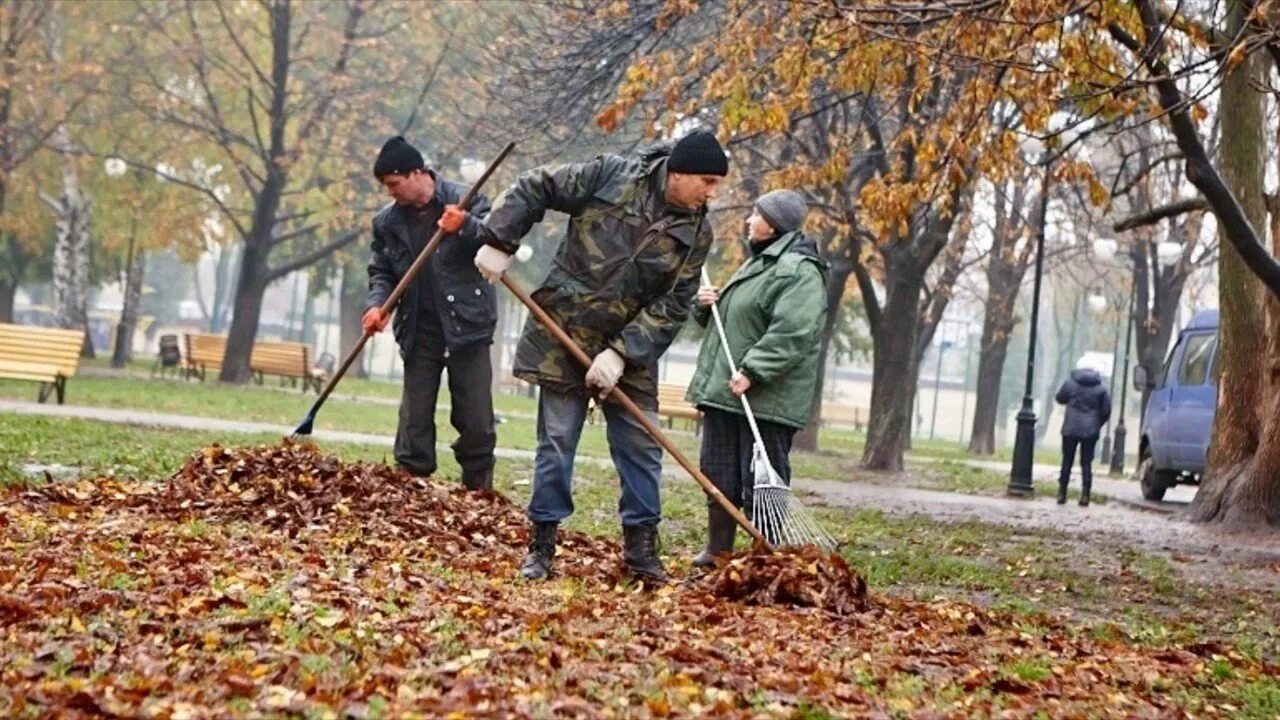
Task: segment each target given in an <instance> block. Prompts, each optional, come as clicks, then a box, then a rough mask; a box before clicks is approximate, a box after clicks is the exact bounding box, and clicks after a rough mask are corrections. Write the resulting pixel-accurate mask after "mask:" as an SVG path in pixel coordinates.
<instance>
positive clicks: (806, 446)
mask: <svg viewBox="0 0 1280 720" xmlns="http://www.w3.org/2000/svg"><path fill="white" fill-rule="evenodd" d="M851 274H853V267H852V266H851V265H850V264H849V263H847V262H842V261H838V260H837V261H833V262H832V263H831V277H830V278H828V281H827V319H826V322H825V323H824V324H823V326H822V340H821V342H820V343H819V346H818V381H817V382H816V383H814V386H813V405H812V412H810V413H809V422H808V423H807V424H805V426H804V427H803V428H801V430H800V432H798V433H796V436H795V438H794V439H793V440H792V442H791V446H792V447H794V448H795V449H797V450H805V451H808V452H817V450H818V430H819V429H821V428H822V395H823V393H824V392H825V390H826V384H827V358H828V357H830V353H831V343H832V341H833V340H834V339H835V335H836V328H837V327H839V323H840V307H841V305H842V304H843V302H842V301H843V300H844V290H845V285H846V284H847V283H848V282H849V276H850V275H851Z"/></svg>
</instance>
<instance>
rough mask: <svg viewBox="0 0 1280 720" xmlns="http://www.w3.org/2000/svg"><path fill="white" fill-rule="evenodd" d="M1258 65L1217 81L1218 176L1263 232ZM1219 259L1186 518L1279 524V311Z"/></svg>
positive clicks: (1227, 249)
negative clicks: (1206, 398) (1203, 418)
mask: <svg viewBox="0 0 1280 720" xmlns="http://www.w3.org/2000/svg"><path fill="white" fill-rule="evenodd" d="M1243 12H1244V11H1243V9H1242V7H1241V4H1239V3H1234V4H1232V5H1231V10H1230V12H1229V16H1228V18H1229V19H1228V23H1227V24H1228V33H1234V32H1236V31H1238V30H1239V28H1241V27H1242V26H1243ZM1260 70H1261V68H1260V65H1259V63H1258V60H1257V59H1256V58H1254V59H1250V60H1248V61H1246V62H1245V63H1242V64H1241V65H1240V66H1239V67H1238V68H1236V69H1235V70H1234V71H1233V72H1231V73H1230V74H1229V75H1228V76H1227V78H1226V79H1225V81H1224V82H1223V85H1222V99H1221V103H1220V104H1221V107H1222V108H1223V112H1222V145H1221V149H1220V157H1221V174H1222V178H1223V180H1224V181H1225V182H1226V185H1227V187H1228V188H1229V189H1230V190H1231V194H1232V195H1234V196H1235V198H1236V200H1237V201H1238V202H1239V204H1240V207H1241V208H1242V209H1243V210H1244V212H1245V215H1246V216H1247V218H1248V219H1249V222H1250V224H1251V225H1252V226H1253V228H1254V229H1255V232H1256V233H1257V234H1258V235H1260V236H1261V235H1264V234H1263V233H1261V232H1257V231H1258V230H1260V229H1262V228H1264V227H1265V223H1266V207H1265V203H1264V198H1263V193H1264V168H1263V166H1262V161H1263V158H1265V157H1266V155H1267V153H1266V147H1267V144H1266V139H1265V137H1264V135H1263V122H1264V115H1263V104H1262V95H1261V93H1259V92H1257V91H1256V90H1254V88H1253V87H1251V83H1254V82H1260V81H1261V79H1262V77H1261V72H1260ZM1220 232H1222V233H1224V234H1225V233H1227V232H1229V230H1228V229H1227V228H1225V227H1224V228H1221V229H1220ZM1273 241H1274V239H1273ZM1219 266H1220V271H1219V272H1220V279H1219V282H1218V297H1219V305H1220V307H1221V310H1222V313H1221V325H1220V328H1219V332H1218V337H1219V342H1220V343H1221V349H1220V353H1219V358H1220V360H1219V362H1220V365H1221V367H1222V372H1221V376H1220V379H1219V382H1218V409H1217V412H1216V414H1215V416H1214V424H1213V440H1212V443H1211V444H1210V448H1209V465H1208V468H1207V469H1206V472H1205V477H1204V480H1203V482H1202V483H1201V486H1200V490H1199V492H1197V493H1196V497H1195V500H1194V501H1193V502H1192V504H1191V508H1190V510H1189V512H1190V517H1191V519H1192V520H1195V521H1199V522H1208V521H1214V522H1220V523H1223V524H1225V525H1228V526H1231V527H1251V526H1257V525H1260V524H1263V523H1268V522H1270V523H1273V524H1274V523H1280V364H1278V360H1277V359H1278V358H1280V312H1277V306H1276V302H1275V299H1274V297H1273V296H1271V295H1270V294H1268V297H1267V300H1266V317H1265V319H1264V316H1263V313H1262V312H1260V307H1261V306H1262V304H1263V303H1262V298H1261V293H1262V288H1261V285H1260V283H1259V282H1258V279H1257V277H1256V276H1255V275H1253V274H1252V273H1251V272H1250V271H1249V270H1248V269H1247V268H1246V266H1245V264H1244V261H1243V259H1242V258H1241V256H1240V255H1239V253H1237V251H1236V249H1235V247H1234V245H1233V244H1231V243H1223V244H1222V248H1221V250H1220V254H1219ZM1260 336H1265V337H1266V342H1265V343H1259V342H1258V338H1259V337H1260Z"/></svg>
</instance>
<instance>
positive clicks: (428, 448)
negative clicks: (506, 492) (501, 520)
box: [395, 328, 498, 475]
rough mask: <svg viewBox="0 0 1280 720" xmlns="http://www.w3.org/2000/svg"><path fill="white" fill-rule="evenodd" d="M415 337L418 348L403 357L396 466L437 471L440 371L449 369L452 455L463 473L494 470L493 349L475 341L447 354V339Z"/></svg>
mask: <svg viewBox="0 0 1280 720" xmlns="http://www.w3.org/2000/svg"><path fill="white" fill-rule="evenodd" d="M414 336H415V339H414V346H415V347H414V348H413V349H412V351H411V352H406V353H405V354H404V390H403V391H402V392H401V394H400V425H399V427H397V428H396V450H395V452H396V463H398V464H399V465H400V466H401V467H403V468H404V469H405V470H408V471H409V472H411V473H413V474H415V475H430V474H432V473H434V472H435V471H436V417H435V416H436V395H438V394H439V392H440V373H441V372H442V371H444V370H445V369H448V371H449V395H450V396H451V397H450V404H451V405H452V408H453V409H452V410H451V411H450V413H449V421H450V423H452V425H453V427H454V429H456V430H457V431H458V439H457V440H456V441H455V442H454V443H453V456H454V457H455V458H457V460H458V464H459V465H460V466H462V472H463V474H464V475H467V474H471V473H484V472H488V471H490V470H492V469H493V447H494V445H495V444H496V443H497V438H498V436H497V433H496V432H495V430H494V420H493V390H492V388H491V386H490V383H491V381H492V379H493V368H492V366H491V364H490V362H489V345H488V344H487V343H475V344H472V345H468V346H466V347H464V348H460V349H458V350H457V351H455V352H451V353H447V354H446V353H445V350H444V336H443V335H440V334H437V333H434V332H430V331H427V330H425V329H423V328H419V330H418V332H416V333H414Z"/></svg>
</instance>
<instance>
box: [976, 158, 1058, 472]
mask: <svg viewBox="0 0 1280 720" xmlns="http://www.w3.org/2000/svg"><path fill="white" fill-rule="evenodd" d="M1027 185H1028V181H1027V179H1026V178H1020V179H1017V180H1015V181H1014V182H1013V193H1012V198H1008V199H1007V198H1006V197H1005V190H1004V187H1006V186H1005V185H1001V186H998V187H997V192H996V193H995V203H994V205H995V207H994V210H995V215H996V220H995V228H994V237H993V243H992V247H991V251H990V253H989V255H988V260H987V272H986V275H987V302H986V305H985V307H984V308H983V315H982V346H981V349H980V355H979V357H978V389H977V393H978V394H977V397H976V398H975V399H974V411H973V431H972V434H971V435H970V436H969V452H970V453H973V454H976V455H993V454H995V451H996V424H997V422H998V421H999V419H1000V410H1001V407H1000V387H1001V385H1002V383H1003V379H1004V365H1005V359H1006V358H1007V357H1008V354H1009V338H1010V336H1012V335H1013V329H1014V326H1016V325H1017V322H1018V321H1017V318H1016V317H1015V316H1014V312H1015V311H1016V310H1017V307H1018V290H1019V288H1021V287H1022V280H1023V278H1025V277H1026V275H1027V268H1028V267H1030V260H1031V257H1032V256H1031V252H1030V251H1031V248H1032V247H1033V243H1031V242H1029V240H1028V239H1023V240H1022V243H1021V244H1019V242H1018V241H1019V239H1020V238H1023V228H1024V227H1025V226H1026V222H1024V220H1023V219H1022V212H1023V207H1024V205H1025V200H1026V194H1027ZM1041 205H1042V203H1040V202H1039V201H1038V200H1037V201H1036V202H1035V204H1034V207H1036V208H1037V213H1038V212H1039V210H1038V208H1040V207H1041ZM1035 222H1037V223H1038V222H1043V218H1038V217H1037V218H1036V219H1035Z"/></svg>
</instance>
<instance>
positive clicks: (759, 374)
mask: <svg viewBox="0 0 1280 720" xmlns="http://www.w3.org/2000/svg"><path fill="white" fill-rule="evenodd" d="M807 212H808V208H807V207H806V205H805V202H804V199H803V198H801V197H800V195H799V194H797V193H795V192H793V191H791V190H774V191H773V192H770V193H767V194H765V195H762V196H761V197H760V199H758V200H756V202H755V207H754V210H753V212H752V213H751V217H749V218H748V219H747V245H748V247H749V248H750V251H751V257H749V258H748V259H747V261H746V262H745V263H743V265H742V267H740V268H738V270H737V272H735V273H734V274H733V277H731V278H730V279H729V282H727V283H725V286H724V288H723V289H721V288H717V287H714V286H709V285H708V286H703V287H702V288H700V289H699V290H698V296H697V300H696V301H695V307H694V319H696V320H697V321H698V323H699V324H700V325H702V326H703V327H706V326H707V324H708V321H709V320H710V318H711V305H712V303H716V304H717V305H718V307H719V309H720V317H721V319H722V320H723V321H724V329H725V335H726V336H727V337H728V342H729V351H730V353H731V354H732V355H733V360H734V362H735V363H736V364H737V367H738V372H737V373H731V372H730V369H729V362H728V360H727V359H726V358H725V353H724V348H723V347H722V346H721V343H720V335H719V333H717V332H716V331H715V330H714V328H712V329H709V330H708V331H707V333H706V335H705V336H704V337H703V340H702V348H701V349H700V350H699V352H698V368H697V371H696V372H695V373H694V376H693V381H692V382H691V383H690V384H689V393H688V395H687V397H688V399H689V401H690V402H691V403H693V404H694V405H696V406H697V407H698V408H699V409H701V410H702V411H703V425H702V454H701V458H700V463H699V464H700V465H701V468H702V472H703V473H705V474H706V475H707V477H709V478H710V479H711V480H712V481H713V482H714V483H715V484H716V487H718V488H719V489H720V491H721V492H723V493H724V494H725V496H726V497H728V498H729V499H730V500H731V501H732V502H733V503H734V504H735V505H737V506H738V507H740V508H742V509H743V510H744V511H745V512H746V514H747V515H748V516H750V514H751V503H752V486H753V484H754V474H753V473H752V470H751V457H752V448H753V446H754V444H755V440H754V438H753V437H752V434H751V428H750V426H749V425H748V424H747V419H746V415H745V413H744V412H743V409H742V401H741V400H740V399H739V396H741V395H742V394H743V393H746V396H747V399H748V400H750V401H751V410H752V412H754V413H755V417H756V422H757V424H758V426H759V428H760V435H761V438H762V439H763V441H764V445H765V452H766V453H767V454H768V456H769V462H770V463H771V464H772V465H773V467H774V469H775V470H777V471H778V474H779V475H781V476H782V478H783V480H785V481H786V482H788V483H789V482H790V481H791V464H790V461H789V460H788V455H789V454H790V452H791V439H792V437H794V436H795V433H796V431H797V430H799V429H800V428H802V427H804V425H805V423H806V422H807V421H808V419H809V412H810V410H811V408H812V405H813V389H814V385H815V384H816V383H817V380H818V371H819V367H818V362H819V357H818V354H819V353H818V350H819V345H820V341H821V334H822V327H823V323H824V322H825V319H826V314H827V288H826V285H827V265H826V263H825V262H823V261H822V259H821V258H819V256H818V248H817V246H816V245H815V244H814V242H813V241H812V240H810V239H808V238H807V237H805V236H804V234H803V233H802V232H800V226H801V225H802V224H803V223H804V217H805V215H806V214H807ZM708 500H709V499H708ZM707 529H708V532H707V547H706V550H704V551H703V552H702V554H701V555H699V556H698V557H697V558H695V559H694V561H693V564H694V565H695V566H698V567H705V566H707V565H711V564H712V563H713V562H714V558H715V556H716V555H718V554H720V553H723V552H726V551H729V550H732V549H733V540H734V534H735V531H736V529H737V526H736V524H735V523H734V521H733V518H732V517H730V515H729V514H728V513H727V512H725V511H724V510H723V509H722V508H721V507H720V506H719V505H717V504H716V503H715V502H711V501H710V500H709V501H708V503H707Z"/></svg>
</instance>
